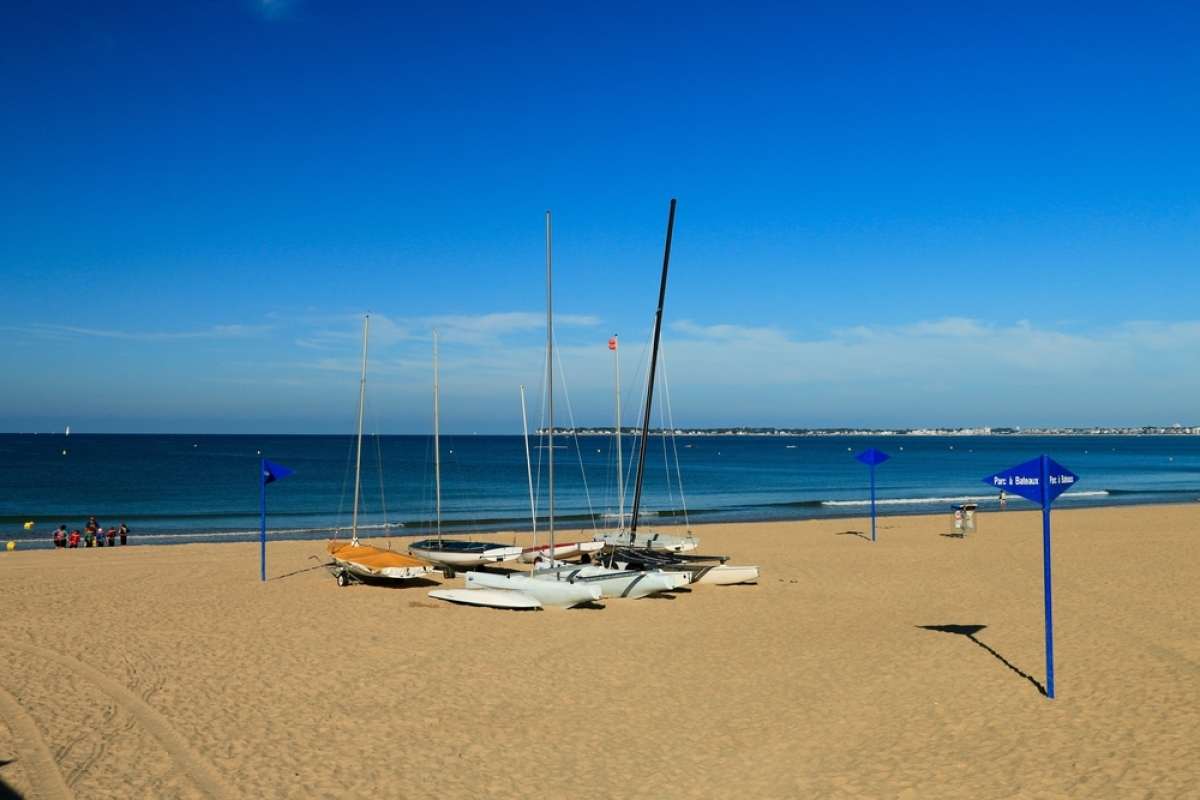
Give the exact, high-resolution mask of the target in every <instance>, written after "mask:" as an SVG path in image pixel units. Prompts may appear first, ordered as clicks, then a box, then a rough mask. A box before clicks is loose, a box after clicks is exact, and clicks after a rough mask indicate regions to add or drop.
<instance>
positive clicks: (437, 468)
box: [433, 328, 442, 544]
mask: <svg viewBox="0 0 1200 800" xmlns="http://www.w3.org/2000/svg"><path fill="white" fill-rule="evenodd" d="M433 476H434V485H435V486H436V487H437V488H436V493H437V535H438V544H441V543H442V450H441V447H440V445H439V439H438V370H437V328H434V329H433Z"/></svg>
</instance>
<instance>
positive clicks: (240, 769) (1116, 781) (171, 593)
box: [0, 505, 1200, 799]
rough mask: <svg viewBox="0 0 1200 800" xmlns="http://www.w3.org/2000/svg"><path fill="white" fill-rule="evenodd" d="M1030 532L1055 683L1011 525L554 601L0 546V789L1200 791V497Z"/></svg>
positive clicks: (737, 544)
mask: <svg viewBox="0 0 1200 800" xmlns="http://www.w3.org/2000/svg"><path fill="white" fill-rule="evenodd" d="M1053 520H1054V570H1055V628H1056V662H1057V676H1056V677H1057V681H1056V689H1057V695H1058V696H1057V698H1056V699H1054V700H1050V699H1047V698H1046V697H1045V696H1043V694H1042V689H1043V687H1044V684H1045V651H1044V633H1043V603H1042V543H1041V516H1040V514H1039V513H1037V512H1014V511H1008V512H1004V513H1000V512H993V513H989V514H981V515H980V516H979V524H978V530H977V532H976V533H974V534H972V535H969V536H967V537H966V538H965V539H960V538H952V537H950V536H947V535H945V534H949V533H951V519H950V516H949V515H948V514H943V515H938V516H929V517H903V518H881V519H880V521H879V526H878V541H877V542H874V543H872V542H870V541H869V540H868V539H869V534H868V533H867V532H868V531H869V521H868V520H866V519H857V520H824V521H806V522H792V523H778V524H747V525H716V526H707V527H698V528H697V529H696V533H697V535H699V536H700V537H701V539H702V546H701V550H702V551H703V552H705V553H721V554H727V555H730V556H732V561H731V563H748V564H758V565H759V566H760V567H761V570H762V577H761V579H760V580H759V582H758V584H757V585H748V586H732V587H719V586H697V587H694V588H693V589H692V590H691V591H684V592H680V593H678V594H676V595H673V596H666V597H659V598H649V599H644V600H637V601H629V600H608V601H604V603H603V606H604V608H603V609H575V610H570V611H563V610H558V609H548V610H545V611H539V612H505V611H496V610H491V609H484V608H469V607H461V606H454V605H449V604H446V603H442V602H438V601H435V600H433V599H431V598H429V597H428V596H427V594H426V592H427V591H428V589H429V588H434V587H435V586H436V585H438V584H445V585H450V586H459V585H461V583H462V581H461V578H460V579H456V580H452V581H445V580H443V579H441V578H440V577H439V578H438V579H437V580H435V581H429V582H428V583H427V584H426V585H424V586H409V587H407V588H383V587H372V586H351V587H346V588H339V587H337V586H336V585H335V582H334V580H333V579H332V578H331V577H330V576H329V574H328V573H327V572H325V570H323V569H321V568H320V567H319V566H318V565H317V562H316V561H314V560H312V559H311V558H310V556H313V555H318V554H322V553H323V548H322V545H321V543H318V542H272V543H271V544H270V545H269V555H268V567H267V569H268V577H269V580H267V581H266V582H265V583H264V582H261V581H260V580H259V560H258V559H259V556H258V547H257V545H254V544H219V545H211V544H200V545H179V546H162V547H128V548H124V549H122V548H116V549H107V548H106V549H103V550H79V551H54V550H50V549H46V550H37V551H33V550H17V551H15V552H4V553H0V608H2V609H3V613H2V615H0V781H2V782H3V784H2V785H0V797H5V796H12V794H13V793H16V795H18V796H20V797H24V798H68V797H79V798H129V797H153V798H175V797H179V798H200V797H216V798H312V797H346V798H352V797H417V796H438V797H468V796H469V797H522V796H539V797H540V796H547V797H566V796H584V797H622V798H624V797H628V798H638V797H645V798H651V797H664V796H679V797H756V796H757V797H869V798H906V799H907V798H931V797H933V798H937V797H947V798H949V797H970V798H1056V797H1088V798H1098V797H1099V798H1105V797H1111V798H1131V797H1137V798H1143V797H1163V798H1167V797H1170V798H1175V797H1200V777H1198V771H1197V769H1196V765H1197V764H1200V592H1197V590H1196V586H1197V585H1198V583H1200V537H1198V536H1197V531H1198V530H1200V505H1197V506H1173V507H1138V508H1125V509H1093V510H1080V511H1056V512H1055V513H1054V517H1053ZM502 538H507V539H512V538H513V537H512V536H511V535H509V536H507V537H502ZM527 539H528V537H527V536H524V535H522V536H518V537H517V541H519V542H525V541H527ZM396 541H397V542H398V543H399V545H400V546H402V545H403V543H404V540H396ZM374 543H376V544H379V542H378V541H377V542H374ZM5 791H8V792H9V794H8V795H5Z"/></svg>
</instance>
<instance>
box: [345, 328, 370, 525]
mask: <svg viewBox="0 0 1200 800" xmlns="http://www.w3.org/2000/svg"><path fill="white" fill-rule="evenodd" d="M370 329H371V315H370V314H367V316H366V317H364V318H363V357H362V377H361V378H360V379H359V381H358V455H356V456H355V458H354V515H353V517H352V518H351V521H350V544H352V545H353V546H355V547H357V546H358V493H359V487H360V485H361V482H362V426H363V399H364V398H365V397H366V394H367V331H369V330H370Z"/></svg>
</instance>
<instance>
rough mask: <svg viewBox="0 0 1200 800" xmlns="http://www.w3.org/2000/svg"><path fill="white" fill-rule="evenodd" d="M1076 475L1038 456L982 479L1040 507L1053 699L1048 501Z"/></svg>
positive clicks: (1048, 685) (1049, 689)
mask: <svg viewBox="0 0 1200 800" xmlns="http://www.w3.org/2000/svg"><path fill="white" fill-rule="evenodd" d="M1078 480H1079V476H1078V475H1076V474H1075V473H1073V472H1071V471H1070V470H1069V469H1067V468H1066V467H1064V466H1062V465H1061V464H1059V463H1057V462H1055V461H1054V460H1053V459H1052V458H1050V456H1040V457H1038V458H1035V459H1033V460H1032V461H1026V462H1025V463H1024V464H1018V465H1017V466H1015V467H1013V468H1012V469H1006V470H1005V471H1004V472H997V473H996V474H995V475H991V476H989V477H987V478H984V479H983V482H984V483H986V484H988V485H990V486H991V487H992V488H994V489H1002V490H1004V491H1005V492H1009V493H1011V494H1016V495H1020V496H1021V497H1024V498H1025V499H1026V500H1032V501H1033V502H1035V503H1038V504H1039V505H1041V507H1042V583H1043V586H1044V587H1045V591H1046V696H1047V697H1049V698H1050V699H1051V700H1053V699H1054V613H1053V606H1052V603H1051V597H1050V504H1051V503H1053V502H1054V500H1055V498H1057V497H1058V496H1059V495H1060V494H1062V493H1063V492H1065V491H1066V490H1067V489H1069V488H1070V487H1072V486H1074V485H1075V482H1076V481H1078Z"/></svg>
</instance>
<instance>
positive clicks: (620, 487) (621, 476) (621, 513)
mask: <svg viewBox="0 0 1200 800" xmlns="http://www.w3.org/2000/svg"><path fill="white" fill-rule="evenodd" d="M617 339H618V337H617V334H615V333H614V334H613V337H612V339H610V340H609V344H610V345H612V351H613V359H614V363H615V365H616V366H615V367H614V369H613V372H614V374H615V383H616V387H617V389H616V399H615V400H614V404H613V418H614V419H615V420H616V426H617V530H618V531H623V530H625V467H624V465H623V464H622V462H621V345H620V342H619V341H617Z"/></svg>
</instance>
